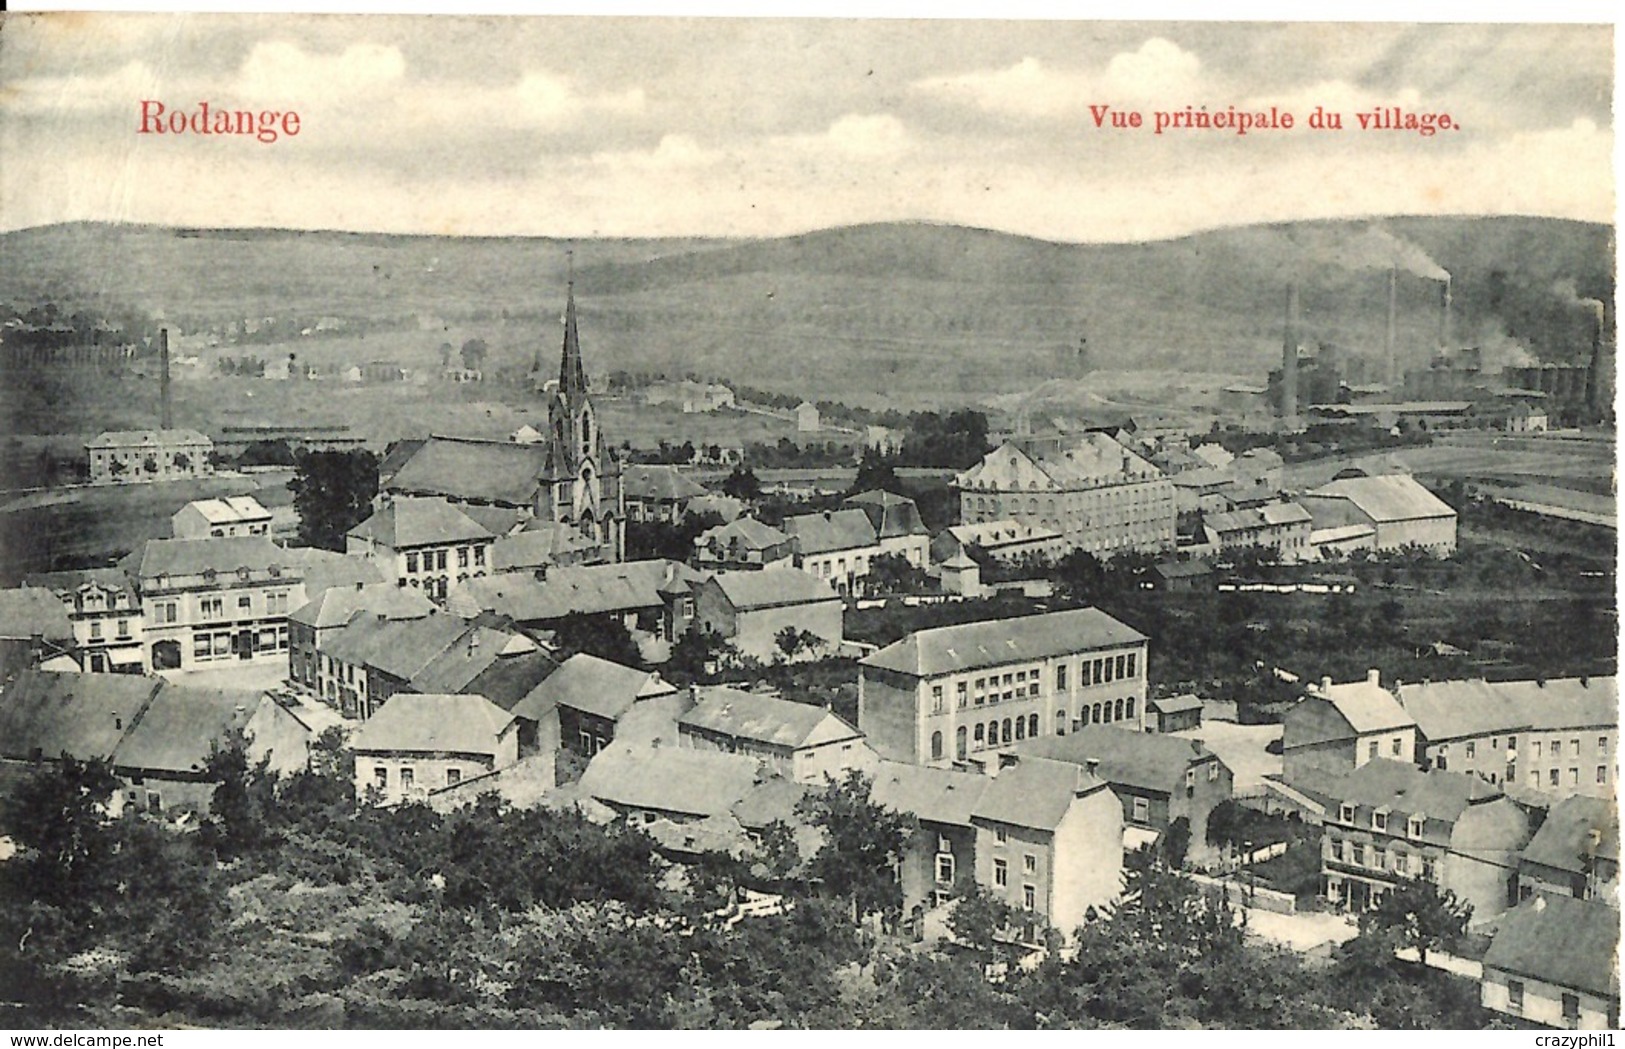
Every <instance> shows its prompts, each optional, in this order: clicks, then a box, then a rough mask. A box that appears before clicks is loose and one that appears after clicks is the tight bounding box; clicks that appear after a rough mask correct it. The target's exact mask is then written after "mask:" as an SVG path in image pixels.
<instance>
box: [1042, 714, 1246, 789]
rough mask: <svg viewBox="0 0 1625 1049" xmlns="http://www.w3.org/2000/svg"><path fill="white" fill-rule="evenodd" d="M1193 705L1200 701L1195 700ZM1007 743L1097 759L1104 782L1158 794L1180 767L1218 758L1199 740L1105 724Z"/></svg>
mask: <svg viewBox="0 0 1625 1049" xmlns="http://www.w3.org/2000/svg"><path fill="white" fill-rule="evenodd" d="M1191 698H1192V699H1195V697H1194V696H1192V697H1191ZM1197 706H1198V707H1200V706H1201V701H1200V700H1198V701H1197ZM1012 749H1013V750H1014V751H1015V752H1016V753H1017V754H1020V755H1022V756H1023V757H1027V756H1029V755H1030V756H1032V757H1036V758H1049V759H1051V760H1053V761H1065V762H1067V763H1069V764H1073V765H1079V766H1083V765H1087V764H1088V762H1090V761H1098V762H1099V765H1098V766H1097V767H1096V775H1098V776H1099V777H1100V778H1101V779H1103V780H1105V781H1106V782H1107V783H1113V784H1122V785H1123V786H1129V787H1137V788H1139V789H1141V790H1151V791H1157V792H1158V793H1161V794H1169V793H1172V792H1173V791H1175V790H1177V789H1179V788H1181V787H1183V786H1184V784H1185V770H1186V769H1188V768H1190V766H1191V765H1193V764H1195V763H1197V762H1202V761H1218V760H1219V759H1218V758H1216V757H1215V756H1214V754H1213V752H1212V751H1210V750H1208V749H1207V747H1205V746H1203V745H1202V743H1201V741H1199V740H1194V739H1184V738H1182V737H1179V736H1165V735H1162V734H1160V733H1153V732H1136V731H1134V730H1133V729H1127V728H1115V727H1113V726H1111V725H1089V726H1087V727H1085V728H1081V729H1077V730H1075V731H1072V732H1069V733H1067V734H1066V735H1064V736H1037V737H1034V738H1033V739H1028V740H1023V741H1022V742H1020V743H1017V744H1015V745H1014V747H1013V748H1012Z"/></svg>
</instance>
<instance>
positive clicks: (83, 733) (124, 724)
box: [0, 670, 163, 759]
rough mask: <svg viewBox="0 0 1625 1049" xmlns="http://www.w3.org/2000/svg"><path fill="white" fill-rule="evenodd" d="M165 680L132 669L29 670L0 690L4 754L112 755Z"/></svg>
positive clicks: (0, 734)
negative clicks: (107, 671)
mask: <svg viewBox="0 0 1625 1049" xmlns="http://www.w3.org/2000/svg"><path fill="white" fill-rule="evenodd" d="M162 685H163V682H162V681H161V680H160V679H158V678H154V677H137V676H135V675H132V674H80V673H54V672H51V671H47V670H25V671H23V672H22V673H21V674H19V675H18V676H17V679H16V680H15V681H13V682H12V683H11V684H9V685H7V686H6V687H5V690H4V692H0V755H4V756H5V757H8V758H17V759H27V758H29V757H31V756H32V753H33V752H34V751H35V750H38V751H39V752H40V756H41V757H46V758H54V757H59V756H61V755H62V754H63V753H67V754H71V755H73V756H74V757H76V758H80V759H87V758H105V757H109V756H110V755H111V754H112V753H113V748H114V747H116V746H117V745H118V741H119V740H120V739H122V738H123V736H124V733H125V731H126V730H127V729H128V728H129V726H130V724H131V722H133V721H134V720H135V717H136V715H137V714H139V713H140V712H141V711H142V710H143V709H145V707H146V705H147V703H148V702H150V701H151V699H152V697H153V695H154V693H156V692H157V691H158V689H159V688H160V687H162Z"/></svg>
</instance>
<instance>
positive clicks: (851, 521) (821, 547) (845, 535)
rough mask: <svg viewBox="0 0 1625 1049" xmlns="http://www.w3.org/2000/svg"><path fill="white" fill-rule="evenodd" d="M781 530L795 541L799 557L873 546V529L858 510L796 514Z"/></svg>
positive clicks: (786, 520) (788, 519)
mask: <svg viewBox="0 0 1625 1049" xmlns="http://www.w3.org/2000/svg"><path fill="white" fill-rule="evenodd" d="M784 530H785V531H786V532H788V533H789V534H790V535H791V536H792V537H793V538H794V539H795V540H796V545H797V547H798V548H799V549H800V551H801V554H802V556H803V557H806V556H810V555H813V554H828V553H833V552H834V551H836V550H857V549H861V548H863V547H866V546H874V545H875V544H876V543H877V542H878V540H877V539H876V538H875V528H874V525H872V524H870V523H869V515H868V514H866V513H864V512H863V511H862V510H857V509H852V510H826V511H824V512H823V513H821V514H798V515H796V516H794V517H786V518H785V519H784Z"/></svg>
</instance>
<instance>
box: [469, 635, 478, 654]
mask: <svg viewBox="0 0 1625 1049" xmlns="http://www.w3.org/2000/svg"><path fill="white" fill-rule="evenodd" d="M479 648H480V632H479V631H478V630H473V631H470V632H469V635H468V654H469V655H471V656H472V655H473V654H474V653H475V652H477V651H479Z"/></svg>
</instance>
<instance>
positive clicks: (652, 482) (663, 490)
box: [621, 464, 706, 524]
mask: <svg viewBox="0 0 1625 1049" xmlns="http://www.w3.org/2000/svg"><path fill="white" fill-rule="evenodd" d="M621 487H622V488H623V489H624V490H625V492H626V519H627V520H628V521H664V522H666V523H667V524H678V523H680V522H681V521H682V520H683V517H684V516H685V515H686V513H687V511H688V501H689V500H690V499H693V498H695V497H696V496H702V495H705V494H706V491H705V489H704V488H702V487H700V486H699V485H698V484H696V483H695V482H694V481H693V480H691V479H689V478H687V477H684V476H683V474H682V473H681V472H680V471H679V470H678V469H677V467H675V466H671V465H660V466H633V465H630V464H629V465H626V466H623V467H621Z"/></svg>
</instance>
